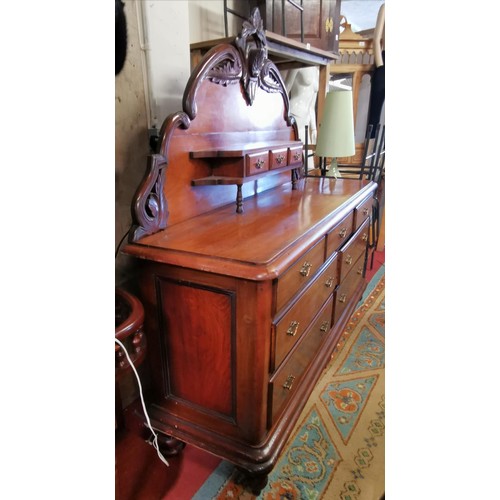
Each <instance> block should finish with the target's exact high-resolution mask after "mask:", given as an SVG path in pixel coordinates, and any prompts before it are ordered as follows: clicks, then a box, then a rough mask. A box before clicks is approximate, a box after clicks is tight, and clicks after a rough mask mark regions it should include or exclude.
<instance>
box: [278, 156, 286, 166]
mask: <svg viewBox="0 0 500 500" xmlns="http://www.w3.org/2000/svg"><path fill="white" fill-rule="evenodd" d="M284 160H285V157H284V156H283V155H279V156H277V157H276V163H278V164H279V165H281V164H282V163H283V161H284Z"/></svg>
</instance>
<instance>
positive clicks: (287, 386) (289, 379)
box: [283, 375, 295, 390]
mask: <svg viewBox="0 0 500 500" xmlns="http://www.w3.org/2000/svg"><path fill="white" fill-rule="evenodd" d="M294 380H295V377H294V376H293V375H288V377H287V379H286V380H285V383H284V384H283V389H287V390H290V389H291V388H292V385H293V381H294Z"/></svg>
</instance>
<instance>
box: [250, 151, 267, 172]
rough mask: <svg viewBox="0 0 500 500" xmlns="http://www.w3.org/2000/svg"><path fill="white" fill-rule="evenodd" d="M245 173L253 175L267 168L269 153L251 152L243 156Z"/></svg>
mask: <svg viewBox="0 0 500 500" xmlns="http://www.w3.org/2000/svg"><path fill="white" fill-rule="evenodd" d="M245 165H246V174H247V175H255V174H260V173H261V172H265V171H266V170H269V153H268V152H267V151H263V152H262V153H252V154H247V155H246V156H245Z"/></svg>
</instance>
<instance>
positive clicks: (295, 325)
mask: <svg viewBox="0 0 500 500" xmlns="http://www.w3.org/2000/svg"><path fill="white" fill-rule="evenodd" d="M298 331H299V322H298V321H292V322H291V323H290V326H289V327H288V330H287V331H286V334H287V335H290V337H295V335H297V332H298Z"/></svg>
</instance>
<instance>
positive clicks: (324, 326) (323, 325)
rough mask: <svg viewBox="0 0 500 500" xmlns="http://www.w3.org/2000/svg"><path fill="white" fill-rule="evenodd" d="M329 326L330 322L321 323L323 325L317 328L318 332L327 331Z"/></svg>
mask: <svg viewBox="0 0 500 500" xmlns="http://www.w3.org/2000/svg"><path fill="white" fill-rule="evenodd" d="M329 326H330V322H329V321H328V320H327V321H323V323H321V326H320V327H319V331H320V332H326V331H327V330H328V327H329Z"/></svg>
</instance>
